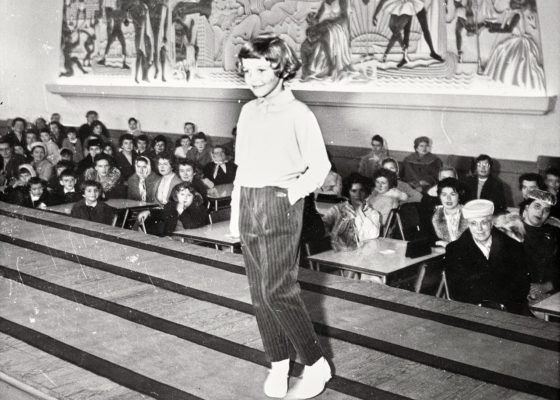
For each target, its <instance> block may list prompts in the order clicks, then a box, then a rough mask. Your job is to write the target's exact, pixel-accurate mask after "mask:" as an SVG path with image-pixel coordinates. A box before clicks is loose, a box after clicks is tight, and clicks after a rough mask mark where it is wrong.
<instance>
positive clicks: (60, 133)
mask: <svg viewBox="0 0 560 400" xmlns="http://www.w3.org/2000/svg"><path fill="white" fill-rule="evenodd" d="M49 131H50V133H51V137H52V139H53V141H54V142H55V143H56V145H57V146H58V147H62V142H63V140H64V139H65V135H64V126H63V125H62V124H61V123H60V122H57V121H51V122H49Z"/></svg>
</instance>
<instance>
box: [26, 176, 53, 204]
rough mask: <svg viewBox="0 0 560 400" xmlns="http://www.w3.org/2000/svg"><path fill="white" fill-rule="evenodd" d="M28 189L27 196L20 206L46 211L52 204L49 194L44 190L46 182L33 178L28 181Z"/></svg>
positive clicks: (36, 177)
mask: <svg viewBox="0 0 560 400" xmlns="http://www.w3.org/2000/svg"><path fill="white" fill-rule="evenodd" d="M27 186H28V188H29V192H28V195H27V196H26V197H25V198H24V199H23V202H22V203H21V205H22V206H23V207H28V208H40V209H42V210H44V209H46V208H47V206H50V205H51V204H52V201H51V198H50V195H49V192H48V191H47V189H46V186H47V185H46V182H45V181H44V180H42V179H41V178H39V177H38V176H35V177H33V178H31V179H29V182H28V184H27Z"/></svg>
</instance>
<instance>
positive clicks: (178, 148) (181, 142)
mask: <svg viewBox="0 0 560 400" xmlns="http://www.w3.org/2000/svg"><path fill="white" fill-rule="evenodd" d="M190 149H192V146H191V138H190V136H189V135H182V136H181V137H180V138H179V139H177V141H176V142H175V153H174V155H175V157H176V158H187V152H188V151H189V150H190Z"/></svg>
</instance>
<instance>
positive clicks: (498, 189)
mask: <svg viewBox="0 0 560 400" xmlns="http://www.w3.org/2000/svg"><path fill="white" fill-rule="evenodd" d="M462 183H463V185H464V187H465V191H466V196H465V202H467V201H470V200H475V199H476V198H477V197H476V194H477V190H478V177H477V176H476V175H475V176H468V177H467V178H465V179H464V180H463V182H462ZM480 198H481V199H486V200H490V201H491V202H492V203H494V214H499V213H501V212H503V211H505V210H506V208H507V204H506V195H505V192H504V184H503V183H502V181H500V180H499V179H498V178H495V177H493V176H492V175H490V176H489V177H488V179H487V180H486V182H485V183H484V185H483V186H482V191H481V192H480Z"/></svg>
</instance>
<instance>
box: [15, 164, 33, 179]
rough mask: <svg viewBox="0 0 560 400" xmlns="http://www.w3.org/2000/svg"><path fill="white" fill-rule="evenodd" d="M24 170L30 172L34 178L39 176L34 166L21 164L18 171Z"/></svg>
mask: <svg viewBox="0 0 560 400" xmlns="http://www.w3.org/2000/svg"><path fill="white" fill-rule="evenodd" d="M22 169H24V170H26V171H27V172H29V174H30V175H31V176H32V177H35V176H37V173H36V172H35V168H33V166H32V165H31V164H20V166H19V167H18V171H21V170H22Z"/></svg>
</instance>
